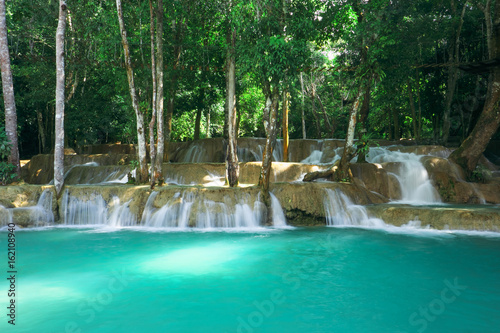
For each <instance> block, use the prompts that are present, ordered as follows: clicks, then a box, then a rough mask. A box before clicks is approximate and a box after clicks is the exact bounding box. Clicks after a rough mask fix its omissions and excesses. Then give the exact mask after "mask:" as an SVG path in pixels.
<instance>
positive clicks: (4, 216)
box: [0, 205, 12, 227]
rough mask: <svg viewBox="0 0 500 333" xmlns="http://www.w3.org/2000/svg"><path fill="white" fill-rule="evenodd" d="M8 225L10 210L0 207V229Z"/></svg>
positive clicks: (10, 215)
mask: <svg viewBox="0 0 500 333" xmlns="http://www.w3.org/2000/svg"><path fill="white" fill-rule="evenodd" d="M10 223H12V212H11V210H10V209H7V208H5V207H4V206H2V205H0V227H3V226H7V225H9V224H10Z"/></svg>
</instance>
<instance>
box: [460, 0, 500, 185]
mask: <svg viewBox="0 0 500 333" xmlns="http://www.w3.org/2000/svg"><path fill="white" fill-rule="evenodd" d="M488 35H489V37H490V38H491V40H488V47H491V49H489V50H488V51H489V52H488V53H489V55H490V58H491V59H495V58H498V57H500V41H499V39H500V1H496V2H495V8H494V18H493V24H492V31H491V32H489V33H488ZM499 126H500V68H498V67H494V69H493V72H492V73H491V74H490V80H489V82H488V91H487V93H486V101H485V103H484V107H483V111H482V113H481V115H480V116H479V119H478V121H477V123H476V126H474V129H473V130H472V132H471V134H470V135H469V136H468V137H467V139H465V140H464V142H462V144H461V145H460V147H459V148H458V149H456V150H455V151H454V152H453V153H452V154H451V155H450V159H451V160H452V161H454V162H455V163H457V164H458V165H460V166H461V167H462V168H463V169H464V170H465V172H466V173H467V174H468V175H469V176H470V175H472V172H473V171H474V170H475V168H476V166H477V163H478V161H479V159H480V158H481V156H482V154H483V152H484V150H485V149H486V146H487V145H488V143H489V142H490V140H491V137H492V136H493V135H494V134H495V133H496V132H497V130H498V128H499Z"/></svg>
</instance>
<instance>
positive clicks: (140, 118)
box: [116, 0, 148, 183]
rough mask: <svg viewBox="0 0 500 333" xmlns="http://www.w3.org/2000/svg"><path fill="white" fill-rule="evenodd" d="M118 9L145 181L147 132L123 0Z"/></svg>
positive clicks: (141, 175)
mask: <svg viewBox="0 0 500 333" xmlns="http://www.w3.org/2000/svg"><path fill="white" fill-rule="evenodd" d="M116 9H117V13H118V23H119V25H120V35H121V37H122V45H123V54H124V57H125V68H126V70H127V79H128V85H129V91H130V97H131V98H132V107H133V108H134V111H135V116H136V122H137V146H138V149H137V154H138V159H139V170H138V171H139V172H138V173H137V175H136V180H137V182H138V183H144V182H147V180H148V165H147V161H146V134H145V131H144V114H143V113H142V112H141V110H140V109H139V102H138V100H137V94H136V91H135V83H134V70H133V69H132V60H131V57H130V47H129V44H128V40H127V31H126V30H125V23H124V21H123V10H122V2H121V0H116Z"/></svg>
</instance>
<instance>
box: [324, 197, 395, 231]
mask: <svg viewBox="0 0 500 333" xmlns="http://www.w3.org/2000/svg"><path fill="white" fill-rule="evenodd" d="M325 191H326V196H325V199H324V201H323V205H324V207H325V215H326V225H328V226H368V227H383V226H385V223H384V221H382V220H380V219H377V218H373V217H370V216H369V215H368V212H367V211H366V208H365V207H363V206H361V205H355V204H354V203H353V202H352V201H351V199H349V197H348V196H347V195H345V194H344V193H342V191H340V190H339V189H334V190H332V189H325Z"/></svg>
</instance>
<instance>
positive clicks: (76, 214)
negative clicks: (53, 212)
mask: <svg viewBox="0 0 500 333" xmlns="http://www.w3.org/2000/svg"><path fill="white" fill-rule="evenodd" d="M131 201H132V200H130V201H128V202H125V203H121V202H120V199H119V198H118V197H116V196H114V197H112V199H111V200H110V202H109V204H108V203H106V201H105V200H104V198H103V197H102V196H101V195H100V194H97V193H91V194H88V195H87V196H86V197H85V198H79V197H75V196H72V195H71V194H70V193H69V192H68V191H67V190H66V191H65V192H64V194H63V198H62V213H61V214H62V216H63V221H64V224H65V225H107V226H111V227H126V226H134V225H136V223H137V218H136V216H135V215H134V214H132V213H131V212H130V207H129V205H130V203H131Z"/></svg>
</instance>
